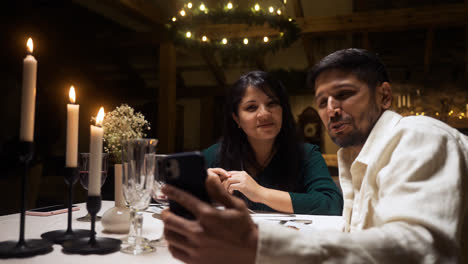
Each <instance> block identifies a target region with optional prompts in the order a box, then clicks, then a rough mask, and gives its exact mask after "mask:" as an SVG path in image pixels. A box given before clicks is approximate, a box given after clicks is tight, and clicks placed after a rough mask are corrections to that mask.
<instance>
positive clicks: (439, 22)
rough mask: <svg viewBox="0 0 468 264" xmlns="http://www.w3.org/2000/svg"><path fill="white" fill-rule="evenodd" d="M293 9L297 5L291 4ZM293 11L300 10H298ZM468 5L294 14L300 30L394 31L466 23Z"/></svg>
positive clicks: (258, 33)
mask: <svg viewBox="0 0 468 264" xmlns="http://www.w3.org/2000/svg"><path fill="white" fill-rule="evenodd" d="M295 9H297V8H295ZM297 12H299V13H300V10H298V11H297ZM467 17H468V7H467V6H466V5H465V4H447V5H440V6H436V7H420V8H403V9H393V10H379V11H370V12H357V13H353V14H350V15H340V16H329V17H303V18H302V17H298V18H297V23H298V24H299V26H300V27H301V29H302V34H309V33H312V34H313V33H318V34H325V33H334V32H375V31H398V30H407V29H412V28H426V27H432V28H434V27H438V26H450V25H464V24H467V23H468V19H467ZM194 31H195V32H207V33H206V35H207V36H210V34H211V37H212V38H213V37H215V38H217V37H220V36H222V37H228V38H243V37H262V36H265V35H267V36H269V35H277V34H279V31H277V30H275V29H272V28H270V27H269V26H267V25H264V26H248V25H246V24H221V25H205V26H201V27H198V28H196V29H195V30H194Z"/></svg>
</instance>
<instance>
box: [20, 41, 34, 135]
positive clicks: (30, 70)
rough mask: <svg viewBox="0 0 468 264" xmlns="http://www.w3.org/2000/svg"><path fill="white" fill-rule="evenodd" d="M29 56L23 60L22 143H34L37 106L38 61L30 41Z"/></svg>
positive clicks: (28, 44)
mask: <svg viewBox="0 0 468 264" xmlns="http://www.w3.org/2000/svg"><path fill="white" fill-rule="evenodd" d="M27 46H28V48H29V52H28V55H26V58H24V60H23V89H22V91H21V124H20V135H19V139H20V141H27V142H33V141H34V110H35V105H36V76H37V61H36V59H35V58H34V56H33V55H32V52H33V41H32V39H31V38H29V39H28V43H27Z"/></svg>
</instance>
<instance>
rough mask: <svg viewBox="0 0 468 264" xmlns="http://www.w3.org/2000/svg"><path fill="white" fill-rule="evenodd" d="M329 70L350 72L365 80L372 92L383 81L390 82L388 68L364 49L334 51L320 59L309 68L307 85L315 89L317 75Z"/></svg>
mask: <svg viewBox="0 0 468 264" xmlns="http://www.w3.org/2000/svg"><path fill="white" fill-rule="evenodd" d="M329 70H340V71H343V72H345V73H350V74H353V75H354V76H356V78H357V79H358V80H360V81H362V82H365V83H366V84H367V86H368V87H369V88H370V91H371V92H374V91H375V88H376V87H377V86H379V85H380V84H382V83H383V82H390V80H389V78H388V73H387V70H386V69H385V66H384V64H383V63H382V61H380V59H379V58H378V57H377V56H376V55H375V54H373V53H371V52H369V51H367V50H364V49H355V48H351V49H342V50H338V51H335V52H333V53H332V54H330V55H328V56H326V57H325V58H323V59H322V60H320V61H319V62H318V63H317V64H315V66H314V67H312V68H311V69H310V70H309V73H308V76H307V87H309V88H312V89H313V90H315V81H316V79H317V77H318V76H319V75H320V74H321V73H323V72H325V71H329Z"/></svg>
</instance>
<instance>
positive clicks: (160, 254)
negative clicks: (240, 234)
mask: <svg viewBox="0 0 468 264" xmlns="http://www.w3.org/2000/svg"><path fill="white" fill-rule="evenodd" d="M113 205H114V203H113V202H110V201H103V202H102V208H101V211H100V212H99V213H98V215H102V214H103V213H104V212H105V211H106V210H107V209H109V208H111V207H112V206H113ZM78 206H79V207H80V210H79V211H74V212H73V223H72V225H73V228H77V229H90V228H91V225H90V223H86V222H78V221H76V218H78V217H81V216H84V215H86V213H87V211H86V204H84V203H83V204H78ZM253 218H254V221H255V222H259V221H278V222H280V221H281V220H283V221H282V222H281V223H282V224H284V225H290V226H291V225H295V224H296V225H297V226H298V227H299V229H301V228H315V229H319V230H323V229H335V230H337V229H340V228H341V226H342V224H343V221H342V219H341V217H338V216H315V215H295V216H292V217H288V216H283V215H279V214H268V215H266V214H265V215H264V214H256V215H255V214H254V215H253ZM294 218H296V219H310V220H312V222H311V223H310V222H309V223H306V224H303V223H296V222H295V221H288V220H291V219H294ZM19 222H20V217H19V214H12V215H5V216H0V241H5V240H15V241H17V240H18V236H19ZM66 228H67V214H66V213H65V214H59V215H53V216H28V215H27V216H26V232H25V239H37V238H40V235H41V234H42V233H44V232H48V231H52V230H59V229H66ZM162 230H163V224H162V222H161V220H159V219H156V218H154V217H153V216H152V213H144V220H143V235H144V236H145V237H146V238H148V239H150V240H153V239H157V238H160V237H161V234H162ZM96 232H97V236H98V237H112V238H122V237H124V236H125V235H111V234H103V233H102V225H101V224H100V222H97V223H96ZM0 263H48V264H54V263H67V264H74V263H80V264H81V263H99V264H106V263H109V264H118V263H138V264H145V263H151V264H154V263H168V264H169V263H181V262H180V261H178V260H176V259H174V258H173V257H172V256H171V254H170V253H169V251H168V249H167V247H157V249H156V251H155V252H153V253H149V254H145V255H138V256H133V255H129V254H125V253H121V252H115V253H112V254H108V255H69V254H64V253H63V252H62V247H61V246H60V245H54V250H53V251H52V252H51V253H49V254H46V255H39V256H35V257H31V258H25V259H6V260H5V259H0Z"/></svg>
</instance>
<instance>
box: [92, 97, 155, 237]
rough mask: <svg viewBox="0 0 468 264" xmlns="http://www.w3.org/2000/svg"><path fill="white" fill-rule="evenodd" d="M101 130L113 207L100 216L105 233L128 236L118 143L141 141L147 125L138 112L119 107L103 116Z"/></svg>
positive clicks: (127, 218)
mask: <svg viewBox="0 0 468 264" xmlns="http://www.w3.org/2000/svg"><path fill="white" fill-rule="evenodd" d="M102 127H103V129H104V135H103V138H104V151H105V152H107V153H109V155H110V161H111V163H113V164H114V197H115V206H114V207H112V208H110V209H109V210H107V211H106V212H105V213H104V215H103V216H102V220H101V223H102V226H103V227H104V231H105V232H109V233H118V234H123V233H128V231H129V228H130V210H129V209H128V208H127V207H126V206H125V200H124V198H123V192H122V164H121V162H122V141H123V140H126V139H132V138H143V137H145V136H146V133H145V132H146V131H148V130H150V129H151V128H150V125H149V122H148V121H146V120H145V117H144V116H143V114H142V113H140V112H135V110H134V109H133V108H132V107H130V106H128V105H127V104H122V105H121V106H119V107H117V108H115V109H114V110H113V111H111V112H109V113H107V114H106V116H105V118H104V120H103V122H102Z"/></svg>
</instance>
